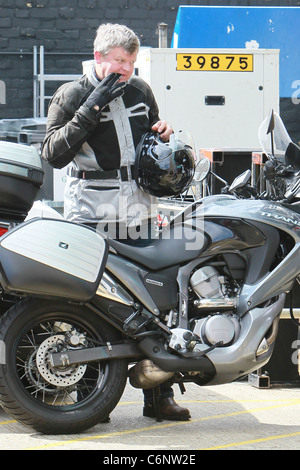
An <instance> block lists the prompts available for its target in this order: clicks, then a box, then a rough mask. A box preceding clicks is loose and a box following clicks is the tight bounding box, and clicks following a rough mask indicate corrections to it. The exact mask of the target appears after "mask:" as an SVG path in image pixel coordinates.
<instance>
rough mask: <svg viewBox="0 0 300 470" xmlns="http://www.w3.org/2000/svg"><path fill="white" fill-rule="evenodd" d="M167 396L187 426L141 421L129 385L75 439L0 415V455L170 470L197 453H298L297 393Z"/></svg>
mask: <svg viewBox="0 0 300 470" xmlns="http://www.w3.org/2000/svg"><path fill="white" fill-rule="evenodd" d="M174 391H175V399H176V401H177V402H178V403H179V404H181V405H182V406H185V407H188V408H189V409H190V411H191V416H192V418H191V420H190V421H188V422H172V421H161V422H157V421H156V420H154V419H151V418H145V417H143V416H142V408H143V394H142V391H141V390H137V389H134V388H132V387H131V386H130V385H129V384H128V385H127V387H126V389H125V392H124V394H123V397H122V399H121V401H120V403H119V404H118V406H117V407H116V408H115V410H114V411H113V412H112V413H111V419H110V422H109V423H105V424H104V423H103V424H98V425H97V426H95V427H94V428H92V429H90V430H88V431H86V432H84V433H82V434H76V435H55V436H54V435H42V434H39V433H36V432H34V431H33V430H32V429H30V428H27V427H25V426H23V425H22V424H20V423H18V422H16V421H15V420H13V419H11V417H10V416H9V415H7V414H6V413H5V412H4V411H3V410H2V409H1V410H0V450H31V451H34V450H48V451H49V450H89V451H90V450H94V451H95V450H97V451H99V452H98V453H97V462H98V464H99V463H102V464H110V465H115V464H121V465H122V464H123V465H125V466H127V467H131V468H133V467H134V466H135V465H136V464H137V463H142V464H144V465H145V464H148V465H149V466H153V465H157V464H167V465H171V464H173V463H174V461H171V460H170V459H171V458H172V459H174V458H175V457H174V456H176V459H177V463H182V464H190V465H193V464H196V463H197V462H198V461H197V459H199V456H200V454H201V451H203V450H216V451H217V450H299V448H300V386H288V385H281V386H275V385H271V387H270V388H268V389H259V388H256V387H253V386H251V385H249V384H248V383H247V382H234V383H232V384H228V385H218V386H213V387H199V386H197V385H195V384H186V393H185V394H184V395H181V393H180V391H179V389H178V388H177V386H175V388H174ZM74 455H76V454H73V456H74ZM129 456H131V457H129ZM129 458H132V461H131V460H126V459H129ZM134 459H135V460H134ZM163 459H165V460H163ZM145 466H146V465H145Z"/></svg>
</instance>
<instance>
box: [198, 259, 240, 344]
mask: <svg viewBox="0 0 300 470" xmlns="http://www.w3.org/2000/svg"><path fill="white" fill-rule="evenodd" d="M190 285H191V289H192V291H193V292H194V293H195V294H196V300H194V306H195V307H197V310H198V318H194V319H193V321H192V324H193V326H192V332H193V334H194V335H196V337H198V338H199V339H200V340H201V342H202V343H203V344H207V345H209V346H214V345H217V344H218V346H227V345H230V344H232V343H233V342H234V341H236V339H237V338H238V336H239V333H240V324H239V320H238V318H237V316H236V315H234V313H233V312H234V308H235V306H236V303H237V295H238V291H239V286H238V285H237V284H235V283H234V282H232V281H230V280H229V279H228V278H227V277H226V275H221V274H220V273H219V272H218V270H217V269H216V268H215V267H214V266H204V267H202V268H200V269H198V270H197V271H196V272H195V273H194V274H193V275H192V277H191V279H190ZM199 316H201V318H199Z"/></svg>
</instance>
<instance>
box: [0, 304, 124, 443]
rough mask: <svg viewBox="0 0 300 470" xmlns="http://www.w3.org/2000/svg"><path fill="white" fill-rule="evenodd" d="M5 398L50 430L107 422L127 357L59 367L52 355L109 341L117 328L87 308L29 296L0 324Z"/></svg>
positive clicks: (0, 391) (0, 380)
mask: <svg viewBox="0 0 300 470" xmlns="http://www.w3.org/2000/svg"><path fill="white" fill-rule="evenodd" d="M0 339H1V341H2V342H1V364H0V400H1V404H2V406H3V408H4V409H5V411H6V412H8V413H9V414H10V415H12V416H13V417H14V418H15V419H16V420H18V421H20V422H22V423H23V424H26V425H30V426H32V427H33V428H34V429H35V430H37V431H39V432H42V433H45V434H67V433H78V432H82V431H83V430H85V429H88V428H90V427H92V426H94V425H95V424H97V423H98V422H100V421H102V420H104V419H105V418H106V417H107V416H108V415H109V413H110V412H111V411H112V410H113V409H114V408H115V406H116V405H117V403H118V402H119V400H120V397H121V395H122V393H123V391H124V387H125V384H126V378H127V361H126V360H122V359H114V360H109V361H101V362H100V361H99V362H96V361H95V362H89V363H87V364H75V365H68V364H65V365H62V366H60V367H54V366H53V364H52V363H51V354H52V353H54V352H64V351H68V350H74V349H80V348H87V347H89V348H90V347H94V346H99V344H100V345H101V344H103V345H105V344H106V343H107V342H110V343H113V342H117V341H118V340H120V337H119V334H118V332H116V331H115V330H114V329H113V328H112V327H111V326H110V325H108V324H106V323H105V322H104V321H103V320H101V319H100V318H99V317H98V316H97V315H96V314H95V313H94V312H91V311H90V310H89V309H88V308H87V307H83V306H79V305H74V304H72V305H71V304H68V303H64V302H52V301H41V300H32V299H27V300H25V301H22V302H20V303H19V304H17V305H16V306H14V307H13V308H12V309H10V310H9V311H8V312H7V313H6V314H5V316H4V317H3V318H2V319H1V322H0Z"/></svg>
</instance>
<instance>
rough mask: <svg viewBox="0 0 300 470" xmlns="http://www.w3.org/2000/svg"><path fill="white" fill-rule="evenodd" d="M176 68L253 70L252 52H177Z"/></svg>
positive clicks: (225, 70)
mask: <svg viewBox="0 0 300 470" xmlns="http://www.w3.org/2000/svg"><path fill="white" fill-rule="evenodd" d="M176 60H177V67H176V70H187V71H188V70H192V71H201V70H202V71H206V72H218V71H219V72H253V55H252V54H228V53H227V54H194V53H192V54H188V53H184V54H182V53H180V54H176Z"/></svg>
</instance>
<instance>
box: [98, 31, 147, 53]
mask: <svg viewBox="0 0 300 470" xmlns="http://www.w3.org/2000/svg"><path fill="white" fill-rule="evenodd" d="M113 47H122V48H123V49H124V50H125V51H126V52H128V54H133V53H134V52H136V51H138V50H139V47H140V41H139V38H138V37H137V35H136V34H135V33H134V32H133V31H132V30H131V29H129V28H127V26H124V25H120V24H111V23H107V24H101V25H100V26H99V28H98V29H97V33H96V37H95V41H94V52H95V51H98V52H100V53H101V54H102V55H106V54H108V53H109V51H110V50H111V49H112V48H113Z"/></svg>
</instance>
